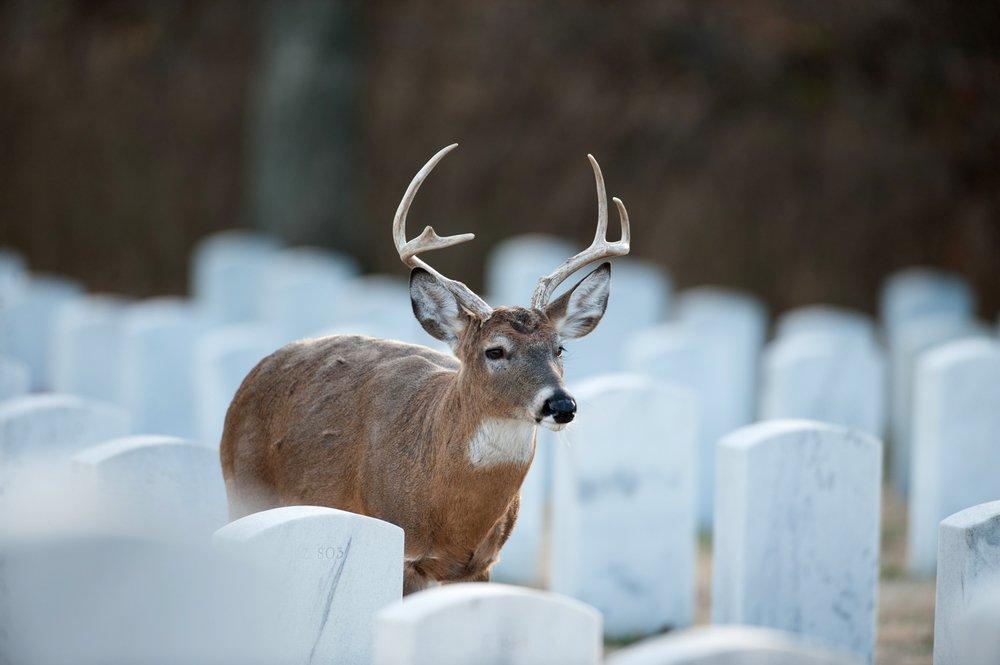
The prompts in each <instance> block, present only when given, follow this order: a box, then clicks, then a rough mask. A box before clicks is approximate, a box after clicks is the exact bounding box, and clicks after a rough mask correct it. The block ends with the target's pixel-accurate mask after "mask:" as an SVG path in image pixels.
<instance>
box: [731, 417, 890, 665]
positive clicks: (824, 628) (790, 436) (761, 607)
mask: <svg viewBox="0 0 1000 665" xmlns="http://www.w3.org/2000/svg"><path fill="white" fill-rule="evenodd" d="M716 473H717V478H716V485H715V487H716V505H715V515H716V518H715V531H714V534H713V537H714V539H713V550H714V556H713V571H712V572H713V577H712V621H713V622H715V623H739V624H748V625H755V626H762V627H767V628H775V629H778V630H786V631H789V632H791V633H794V634H796V635H801V636H805V637H808V638H810V639H815V640H816V641H817V642H819V643H822V644H824V645H826V646H828V647H830V648H836V649H843V650H846V651H850V652H852V653H856V654H857V655H858V656H860V657H861V658H862V659H864V661H865V662H867V663H871V662H873V660H874V653H875V626H876V603H875V599H876V591H877V585H878V558H879V524H880V494H881V479H882V444H881V442H880V441H879V440H878V439H876V438H874V437H872V436H870V435H867V434H863V433H861V432H858V431H853V430H848V429H845V428H842V427H836V426H834V425H829V424H827V423H818V422H813V421H804V420H776V421H767V422H761V423H757V424H754V425H750V426H748V427H744V428H742V429H739V430H737V431H735V432H733V433H732V434H729V435H728V436H726V437H724V438H723V439H722V440H721V441H720V442H719V445H718V462H717V467H716Z"/></svg>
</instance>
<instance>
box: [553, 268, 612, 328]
mask: <svg viewBox="0 0 1000 665" xmlns="http://www.w3.org/2000/svg"><path fill="white" fill-rule="evenodd" d="M610 294H611V264H610V263H602V264H601V265H600V266H598V267H597V268H596V269H595V270H594V271H593V272H591V273H590V274H589V275H587V276H586V277H584V278H583V279H581V280H580V281H579V282H577V284H576V286H574V287H573V288H571V289H570V290H569V291H567V292H566V293H564V294H562V295H561V296H559V298H557V299H556V300H553V301H552V302H551V303H549V304H548V305H546V306H545V313H546V314H547V315H548V317H549V319H551V320H552V321H553V322H554V323H555V324H556V331H557V332H558V333H559V335H560V336H562V337H565V338H568V339H573V338H574V337H583V336H584V335H586V334H588V333H590V332H591V331H592V330H593V329H594V328H596V327H597V324H598V323H600V321H601V317H603V316H604V311H605V310H606V309H607V308H608V296H609V295H610Z"/></svg>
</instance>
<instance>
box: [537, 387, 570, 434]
mask: <svg viewBox="0 0 1000 665" xmlns="http://www.w3.org/2000/svg"><path fill="white" fill-rule="evenodd" d="M534 406H535V408H534V418H535V422H536V423H538V424H540V425H542V426H544V427H546V428H548V429H551V430H561V429H562V428H563V427H565V426H566V425H567V424H568V423H569V422H570V421H572V420H573V417H574V416H576V400H575V399H573V396H572V395H570V394H569V393H568V392H566V391H565V390H563V389H562V388H561V387H558V388H543V389H542V390H540V391H538V395H537V396H536V397H535V404H534Z"/></svg>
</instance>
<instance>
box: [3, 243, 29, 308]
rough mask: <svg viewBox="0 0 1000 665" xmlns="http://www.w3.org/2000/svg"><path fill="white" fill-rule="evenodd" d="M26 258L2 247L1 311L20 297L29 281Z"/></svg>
mask: <svg viewBox="0 0 1000 665" xmlns="http://www.w3.org/2000/svg"><path fill="white" fill-rule="evenodd" d="M27 265H28V264H27V262H26V261H25V260H24V257H23V256H21V255H20V254H19V253H17V252H16V251H14V250H13V249H10V248H8V247H0V309H2V308H4V307H6V306H8V305H9V304H10V303H12V302H14V299H15V298H17V297H19V296H20V293H21V291H22V290H23V289H24V286H25V284H26V283H27V281H28V268H27Z"/></svg>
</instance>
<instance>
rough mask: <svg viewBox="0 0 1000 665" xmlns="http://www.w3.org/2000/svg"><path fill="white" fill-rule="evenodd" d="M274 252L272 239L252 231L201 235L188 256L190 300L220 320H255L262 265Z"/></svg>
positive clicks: (222, 321) (276, 248)
mask: <svg viewBox="0 0 1000 665" xmlns="http://www.w3.org/2000/svg"><path fill="white" fill-rule="evenodd" d="M278 251H279V243H278V241H277V240H276V239H275V238H273V237H271V236H267V235H263V234H260V233H256V232H253V231H223V232H221V233H214V234H212V235H210V236H207V237H205V238H202V239H201V241H199V243H198V246H197V247H195V250H194V253H193V254H192V258H191V261H192V263H191V288H192V292H193V294H194V299H195V300H196V301H197V302H198V303H199V304H200V305H201V306H202V307H204V308H205V310H206V311H207V312H209V313H210V314H211V316H212V317H214V318H215V319H216V320H218V321H219V322H220V323H239V322H241V321H250V320H253V319H255V318H256V317H257V316H258V311H257V298H258V294H259V293H260V289H261V287H262V285H263V284H262V276H263V272H264V268H265V267H266V266H267V265H268V263H269V262H270V261H271V260H272V259H273V258H274V257H275V255H276V254H277V253H278Z"/></svg>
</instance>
